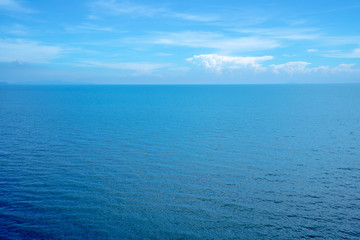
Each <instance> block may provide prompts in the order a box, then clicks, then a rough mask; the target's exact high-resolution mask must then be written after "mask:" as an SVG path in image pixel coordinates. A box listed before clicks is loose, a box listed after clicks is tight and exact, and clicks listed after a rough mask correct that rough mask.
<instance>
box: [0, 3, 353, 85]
mask: <svg viewBox="0 0 360 240" xmlns="http://www.w3.org/2000/svg"><path fill="white" fill-rule="evenodd" d="M359 13H360V1H358V0H353V1H352V0H347V1H332V0H327V1H322V0H311V1H309V0H303V1H288V0H287V1H268V0H267V1H260V0H252V1H240V0H238V1H235V0H234V1H231V0H228V1H226V0H225V1H211V0H207V1H203V0H197V1H150V0H148V1H138V0H134V1H130V0H129V1H121V0H73V1H68V0H51V1H49V0H36V1H30V0H0V82H9V83H96V84H203V83H207V84H212V83H254V84H257V83H354V82H356V83H359V82H360V27H359V23H360V14H359Z"/></svg>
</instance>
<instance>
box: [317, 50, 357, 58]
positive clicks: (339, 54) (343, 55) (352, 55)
mask: <svg viewBox="0 0 360 240" xmlns="http://www.w3.org/2000/svg"><path fill="white" fill-rule="evenodd" d="M322 55H323V56H324V57H331V58H360V48H356V49H354V50H353V51H352V52H348V53H344V52H342V51H332V52H328V53H325V54H322Z"/></svg>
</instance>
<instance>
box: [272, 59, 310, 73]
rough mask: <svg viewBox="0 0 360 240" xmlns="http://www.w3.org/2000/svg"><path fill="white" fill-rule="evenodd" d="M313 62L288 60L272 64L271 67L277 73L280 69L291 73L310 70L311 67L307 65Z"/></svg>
mask: <svg viewBox="0 0 360 240" xmlns="http://www.w3.org/2000/svg"><path fill="white" fill-rule="evenodd" d="M310 64H311V63H309V62H287V63H284V64H278V65H275V64H272V65H270V67H271V68H272V69H273V71H274V72H275V73H279V72H280V71H284V72H287V73H290V74H293V73H296V72H300V73H306V72H309V68H308V67H307V66H308V65H310Z"/></svg>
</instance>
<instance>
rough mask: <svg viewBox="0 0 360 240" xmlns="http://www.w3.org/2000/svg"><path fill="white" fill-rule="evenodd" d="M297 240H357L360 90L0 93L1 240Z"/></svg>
mask: <svg viewBox="0 0 360 240" xmlns="http://www.w3.org/2000/svg"><path fill="white" fill-rule="evenodd" d="M299 238H318V239H359V238H360V85H213V86H16V85H2V86H0V239H299Z"/></svg>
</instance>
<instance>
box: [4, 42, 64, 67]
mask: <svg viewBox="0 0 360 240" xmlns="http://www.w3.org/2000/svg"><path fill="white" fill-rule="evenodd" d="M63 52H64V50H63V49H62V48H60V47H58V46H49V45H42V44H40V43H38V42H34V41H28V40H3V39H0V62H14V61H19V62H33V63H47V62H49V61H51V60H53V59H56V58H59V57H60V56H61V54H62V53H63Z"/></svg>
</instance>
